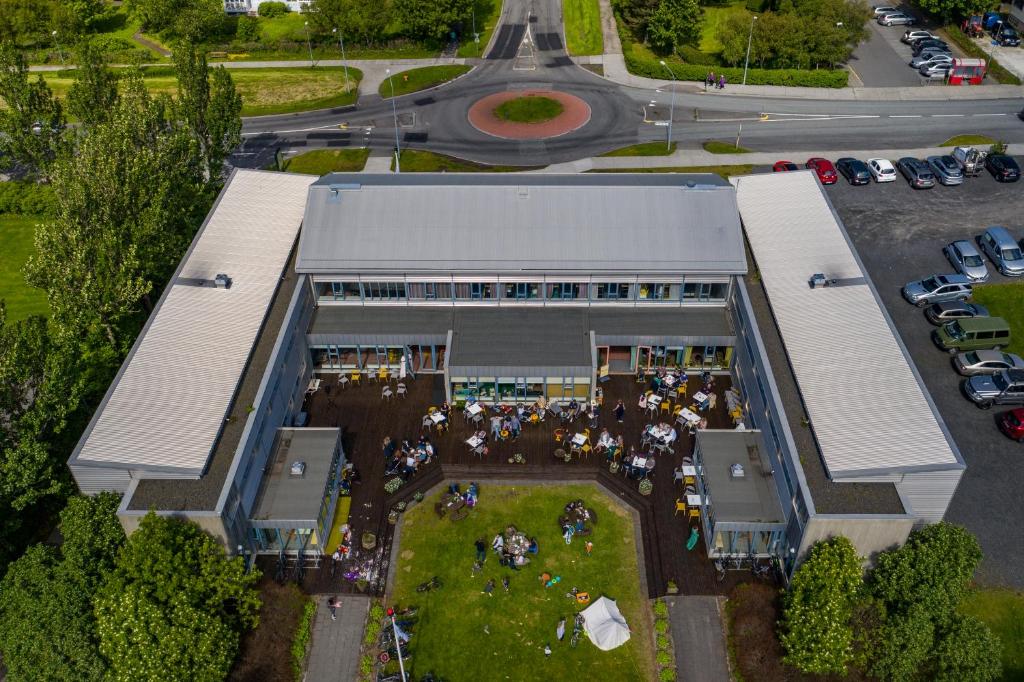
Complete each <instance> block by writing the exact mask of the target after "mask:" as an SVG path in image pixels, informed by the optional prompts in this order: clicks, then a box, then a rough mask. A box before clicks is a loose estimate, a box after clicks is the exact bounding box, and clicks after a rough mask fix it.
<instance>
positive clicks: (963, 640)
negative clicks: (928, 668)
mask: <svg viewBox="0 0 1024 682" xmlns="http://www.w3.org/2000/svg"><path fill="white" fill-rule="evenodd" d="M1001 649H1002V645H1001V643H1000V642H999V639H998V638H997V637H996V636H995V635H993V634H992V631H991V630H990V629H989V628H988V626H987V625H985V624H984V623H982V622H981V621H979V620H978V619H977V618H974V617H973V616H965V615H960V614H958V615H956V616H954V617H953V619H952V620H950V621H949V623H947V624H946V626H945V627H944V628H943V629H942V631H941V632H940V633H939V639H938V641H937V642H936V644H935V657H934V660H935V669H936V670H935V677H934V679H936V680H938V681H939V682H959V681H960V680H972V682H993V681H994V680H998V679H1000V678H1001V677H1002V675H1003V664H1002V661H1001V659H1000V653H1001Z"/></svg>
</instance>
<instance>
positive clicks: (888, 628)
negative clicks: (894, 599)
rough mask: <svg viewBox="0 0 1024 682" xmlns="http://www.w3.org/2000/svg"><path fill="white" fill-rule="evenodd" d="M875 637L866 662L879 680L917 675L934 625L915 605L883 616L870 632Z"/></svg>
mask: <svg viewBox="0 0 1024 682" xmlns="http://www.w3.org/2000/svg"><path fill="white" fill-rule="evenodd" d="M874 635H875V638H876V641H875V643H874V648H873V650H872V654H871V656H869V657H868V666H869V670H870V672H871V674H872V675H873V676H874V677H876V678H878V679H880V680H892V681H893V682H901V681H903V680H914V679H917V677H918V675H919V673H920V671H921V669H922V666H923V665H924V664H925V663H926V662H927V660H928V656H929V654H930V653H931V649H932V642H933V641H934V639H935V625H934V624H933V623H932V621H931V618H930V617H929V615H928V613H926V612H925V611H924V610H923V609H921V608H920V607H916V608H913V609H911V610H910V611H907V612H906V613H898V614H895V615H892V616H890V617H889V618H888V619H886V620H885V621H884V622H883V623H882V624H881V625H880V626H879V627H878V629H877V630H876V631H875V633H874Z"/></svg>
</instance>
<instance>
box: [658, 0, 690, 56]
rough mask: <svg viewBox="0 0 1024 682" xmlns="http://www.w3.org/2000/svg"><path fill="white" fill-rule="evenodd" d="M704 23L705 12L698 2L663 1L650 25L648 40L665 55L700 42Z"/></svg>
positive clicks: (682, 0) (687, 0) (688, 0)
mask: <svg viewBox="0 0 1024 682" xmlns="http://www.w3.org/2000/svg"><path fill="white" fill-rule="evenodd" d="M703 21H704V10H703V9H702V8H701V6H700V3H698V2H697V0H661V2H660V3H659V4H658V9H657V10H656V11H655V12H654V14H653V15H652V16H651V19H650V22H649V24H648V29H647V35H648V40H649V41H650V43H651V45H653V46H654V47H655V48H656V49H658V50H660V51H661V52H664V53H667V52H672V51H675V50H678V49H679V48H680V47H682V46H683V45H694V44H696V43H697V41H699V40H700V31H701V24H702V23H703Z"/></svg>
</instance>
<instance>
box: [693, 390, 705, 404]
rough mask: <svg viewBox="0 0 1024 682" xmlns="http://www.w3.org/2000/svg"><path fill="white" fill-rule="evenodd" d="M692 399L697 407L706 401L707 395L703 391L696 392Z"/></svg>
mask: <svg viewBox="0 0 1024 682" xmlns="http://www.w3.org/2000/svg"><path fill="white" fill-rule="evenodd" d="M693 399H694V400H696V401H697V404H698V405H701V404H703V403H706V402H707V401H708V394H707V393H705V392H704V391H697V392H696V393H694V394H693Z"/></svg>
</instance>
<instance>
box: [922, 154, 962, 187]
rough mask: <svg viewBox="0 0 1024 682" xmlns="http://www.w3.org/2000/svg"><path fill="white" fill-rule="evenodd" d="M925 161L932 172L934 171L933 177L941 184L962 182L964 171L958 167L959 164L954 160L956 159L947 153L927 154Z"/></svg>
mask: <svg viewBox="0 0 1024 682" xmlns="http://www.w3.org/2000/svg"><path fill="white" fill-rule="evenodd" d="M927 161H928V165H929V166H931V168H932V172H934V173H935V177H936V178H938V180H939V182H941V183H942V184H943V185H962V184H964V172H963V171H962V170H961V169H960V164H959V163H957V162H956V159H954V158H953V157H952V156H950V155H949V154H943V155H941V156H929V157H928V158H927Z"/></svg>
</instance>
